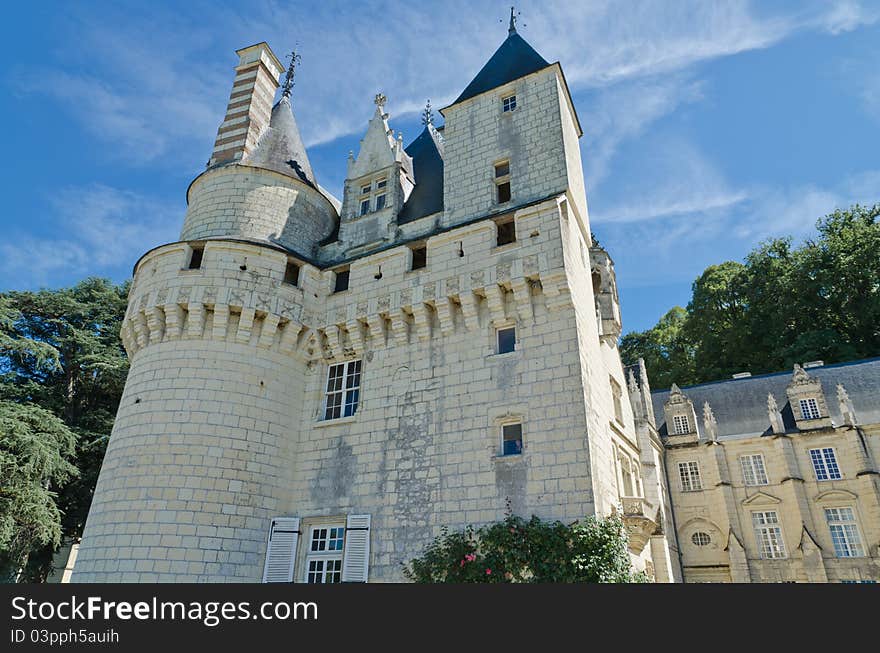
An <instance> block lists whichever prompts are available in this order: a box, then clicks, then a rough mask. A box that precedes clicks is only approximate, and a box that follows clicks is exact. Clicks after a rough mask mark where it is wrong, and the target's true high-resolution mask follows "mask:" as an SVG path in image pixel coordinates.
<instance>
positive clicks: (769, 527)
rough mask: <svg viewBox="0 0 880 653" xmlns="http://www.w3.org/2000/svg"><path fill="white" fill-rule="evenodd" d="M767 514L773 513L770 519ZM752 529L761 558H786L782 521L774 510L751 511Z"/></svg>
mask: <svg viewBox="0 0 880 653" xmlns="http://www.w3.org/2000/svg"><path fill="white" fill-rule="evenodd" d="M769 515H773V517H772V519H771V518H770V517H769ZM752 530H753V531H754V535H755V544H756V546H757V550H758V555H759V556H760V557H761V559H762V560H783V559H785V558H788V552H787V549H786V546H785V537H784V535H783V532H782V521H781V520H780V519H779V513H778V512H777V511H775V510H756V511H753V512H752Z"/></svg>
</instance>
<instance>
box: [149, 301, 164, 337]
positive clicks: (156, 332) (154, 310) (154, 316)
mask: <svg viewBox="0 0 880 653" xmlns="http://www.w3.org/2000/svg"><path fill="white" fill-rule="evenodd" d="M146 316H147V329H149V331H150V342H162V336H163V335H164V334H165V315H164V314H163V312H162V309H160V308H159V307H158V306H150V307H149V308H148V309H147V310H146Z"/></svg>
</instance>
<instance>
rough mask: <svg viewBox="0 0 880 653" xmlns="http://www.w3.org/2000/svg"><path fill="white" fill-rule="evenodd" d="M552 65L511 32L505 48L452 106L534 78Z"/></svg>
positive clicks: (494, 56)
mask: <svg viewBox="0 0 880 653" xmlns="http://www.w3.org/2000/svg"><path fill="white" fill-rule="evenodd" d="M549 65H550V64H549V63H547V61H546V60H545V59H544V57H542V56H541V55H540V54H538V53H537V52H535V49H534V48H533V47H532V46H531V45H529V44H528V43H526V41H525V39H523V37H521V36H520V35H519V34H517V33H516V32H515V31H513V30H511V31H510V33H509V34H508V36H507V39H505V41H504V43H502V44H501V47H499V48H498V49H497V50H496V51H495V54H493V55H492V58H491V59H489V61H488V63H487V64H486V65H485V66H483V69H482V70H481V71H480V72H478V73H477V76H476V77H474V79H473V80H472V81H471V83H470V84H468V85H467V88H465V89H464V91H463V92H462V94H461V95H459V96H458V98H457V99H456V100H455V102H453V103H452V104H458V103H459V102H462V101H464V100H467V99H468V98H472V97H474V96H475V95H479V94H480V93H485V92H486V91H490V90H492V89H493V88H497V87H498V86H502V85H503V84H507V83H508V82H512V81H513V80H515V79H519V78H520V77H525V76H526V75H531V74H532V73H534V72H537V71H539V70H541V69H542V68H546V67H547V66H549Z"/></svg>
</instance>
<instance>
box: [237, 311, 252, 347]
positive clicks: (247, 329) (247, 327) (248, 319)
mask: <svg viewBox="0 0 880 653" xmlns="http://www.w3.org/2000/svg"><path fill="white" fill-rule="evenodd" d="M254 317H256V311H255V310H254V309H252V308H243V309H241V316H240V317H239V320H238V331H237V332H236V334H235V339H236V341H238V342H242V343H248V342H250V341H251V331H253V328H254Z"/></svg>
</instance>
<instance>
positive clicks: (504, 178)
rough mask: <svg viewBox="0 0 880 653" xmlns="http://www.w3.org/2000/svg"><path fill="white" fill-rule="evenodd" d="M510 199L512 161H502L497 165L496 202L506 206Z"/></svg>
mask: <svg viewBox="0 0 880 653" xmlns="http://www.w3.org/2000/svg"><path fill="white" fill-rule="evenodd" d="M510 198H511V191H510V161H501V162H499V163H496V164H495V200H496V201H497V202H498V204H504V203H505V202H509V201H510Z"/></svg>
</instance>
